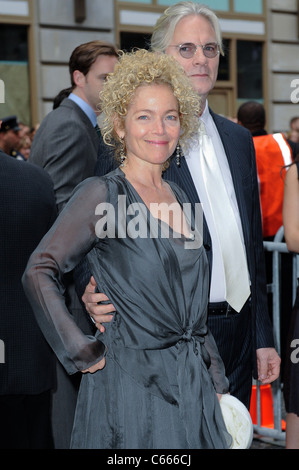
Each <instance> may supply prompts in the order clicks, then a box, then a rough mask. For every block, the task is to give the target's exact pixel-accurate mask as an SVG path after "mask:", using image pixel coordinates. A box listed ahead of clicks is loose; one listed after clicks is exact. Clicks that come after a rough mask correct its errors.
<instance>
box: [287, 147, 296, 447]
mask: <svg viewBox="0 0 299 470" xmlns="http://www.w3.org/2000/svg"><path fill="white" fill-rule="evenodd" d="M283 226H284V234H285V240H286V244H287V247H288V249H289V250H290V252H293V253H299V155H298V156H297V157H296V159H295V161H294V163H293V164H292V165H291V166H290V167H289V169H288V171H287V174H286V178H285V191H284V200H283ZM298 338H299V288H298V287H297V292H296V299H295V303H294V306H293V311H292V317H291V322H290V327H289V334H288V337H287V344H286V356H285V362H286V365H285V372H284V386H283V394H284V401H285V408H286V412H287V415H286V448H287V449H299V360H298V346H299V341H298Z"/></svg>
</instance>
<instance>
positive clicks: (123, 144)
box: [120, 137, 127, 166]
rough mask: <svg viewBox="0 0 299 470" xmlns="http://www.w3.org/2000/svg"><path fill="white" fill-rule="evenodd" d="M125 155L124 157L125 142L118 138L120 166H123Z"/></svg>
mask: <svg viewBox="0 0 299 470" xmlns="http://www.w3.org/2000/svg"><path fill="white" fill-rule="evenodd" d="M126 158H127V157H126V155H125V142H124V138H123V137H121V138H120V166H124V165H125V160H126Z"/></svg>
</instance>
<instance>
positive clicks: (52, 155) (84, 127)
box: [28, 40, 118, 448]
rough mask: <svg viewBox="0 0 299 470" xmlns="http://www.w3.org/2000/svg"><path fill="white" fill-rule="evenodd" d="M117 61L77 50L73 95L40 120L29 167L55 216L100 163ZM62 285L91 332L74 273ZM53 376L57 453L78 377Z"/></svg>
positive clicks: (98, 48)
mask: <svg viewBox="0 0 299 470" xmlns="http://www.w3.org/2000/svg"><path fill="white" fill-rule="evenodd" d="M117 61H118V51H117V49H116V48H115V47H114V45H112V44H110V43H106V42H103V41H97V40H96V41H91V42H88V43H85V44H81V45H79V46H78V47H76V48H75V49H74V51H73V52H72V54H71V57H70V60H69V72H70V79H71V87H72V90H71V93H70V94H68V96H67V97H66V98H65V99H63V101H62V102H60V105H59V106H58V107H57V108H56V109H54V110H52V111H51V112H50V113H49V114H48V115H47V116H46V117H45V118H44V119H43V121H42V122H41V124H40V126H39V128H38V130H37V132H36V134H35V136H34V138H33V142H32V147H31V151H30V156H29V159H28V161H29V162H31V163H34V164H35V165H38V166H40V167H42V168H44V169H45V170H46V171H47V172H48V174H49V175H50V177H51V179H52V181H53V184H54V191H55V197H56V203H57V208H58V212H59V213H60V212H61V211H62V209H63V207H64V206H65V204H66V203H67V201H68V200H69V198H70V196H71V194H72V192H73V190H74V188H75V186H76V185H77V184H79V183H80V182H81V181H83V180H84V179H86V178H88V177H90V176H93V175H94V169H95V165H96V162H97V158H103V159H104V150H105V149H104V146H103V145H102V144H101V142H102V138H101V136H100V135H99V133H98V130H97V117H98V115H99V114H100V112H101V110H100V107H99V93H100V91H101V90H102V87H103V84H104V83H105V80H106V77H107V75H108V74H109V73H111V72H112V71H113V69H114V66H115V64H116V63H117ZM99 152H101V154H100V155H99ZM65 284H66V288H67V293H68V302H69V308H70V311H71V312H72V315H73V317H74V319H75V321H76V322H78V324H79V325H80V326H81V327H82V328H83V329H84V331H86V332H90V333H91V332H92V331H93V328H92V326H91V322H90V321H89V320H88V319H87V317H86V315H85V314H84V313H83V309H82V305H81V303H80V301H79V299H78V298H77V294H76V291H75V287H74V281H73V273H71V272H70V273H67V274H66V279H65ZM57 374H58V380H57V391H56V392H55V393H54V397H53V429H54V440H55V447H56V448H68V446H69V441H70V435H71V430H72V426H73V416H74V410H75V404H76V399H77V393H78V387H79V383H80V379H81V376H80V375H79V374H77V375H76V374H75V375H74V376H72V377H69V376H68V375H67V374H66V373H65V370H64V369H63V368H62V367H61V366H60V364H59V363H57Z"/></svg>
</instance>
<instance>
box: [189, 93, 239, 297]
mask: <svg viewBox="0 0 299 470" xmlns="http://www.w3.org/2000/svg"><path fill="white" fill-rule="evenodd" d="M201 120H202V121H203V122H204V124H205V127H206V132H207V134H208V135H209V136H210V137H211V139H212V141H213V145H214V149H215V152H216V155H217V158H218V162H219V165H220V169H221V172H222V175H223V179H224V182H225V185H226V188H227V191H228V194H229V198H230V201H231V204H232V207H233V210H234V212H235V214H236V218H237V224H238V227H239V230H240V234H241V240H242V242H243V244H244V237H243V231H242V225H241V219H240V215H239V209H238V204H237V199H236V194H235V190H234V185H233V181H232V176H231V172H230V168H229V164H228V161H227V157H226V154H225V151H224V148H223V144H222V141H221V138H220V136H219V133H218V130H217V128H216V125H215V123H214V120H213V118H212V116H211V114H210V112H209V107H208V102H206V106H205V109H204V111H203V113H202V115H201ZM185 158H186V162H187V165H188V168H189V171H190V173H191V176H192V179H193V182H194V185H195V188H196V190H197V193H198V196H199V199H200V201H201V203H202V207H203V212H204V215H205V218H206V222H207V225H208V228H209V232H210V235H211V240H212V247H213V264H212V272H211V288H210V299H209V300H210V302H223V301H224V300H225V294H226V286H225V277H224V268H223V262H222V256H221V254H220V245H219V242H218V238H217V236H216V233H215V225H214V221H213V217H212V214H211V210H210V204H209V201H208V198H207V194H206V191H205V185H204V182H203V178H202V175H201V172H200V170H199V168H200V167H199V165H197V164H196V159H198V158H199V150H198V146H196V145H194V146H193V148H192V149H191V150H190V151H189V152H188V154H187V155H185Z"/></svg>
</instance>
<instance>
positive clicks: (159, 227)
mask: <svg viewBox="0 0 299 470" xmlns="http://www.w3.org/2000/svg"><path fill="white" fill-rule="evenodd" d="M169 184H170V186H171V189H172V191H173V193H174V194H175V196H176V198H177V200H178V202H179V203H180V205H181V207H183V205H184V204H186V203H188V201H187V199H186V196H185V194H184V193H183V192H182V191H181V190H180V189H179V188H178V187H177V186H176V185H175V184H174V183H169ZM132 208H133V209H134V210H133V211H132ZM153 219H154V218H153V216H152V215H151V214H150V212H149V210H148V209H147V208H146V206H145V205H144V204H143V202H142V200H141V198H140V197H139V195H138V193H137V192H136V191H135V189H134V188H133V186H132V185H131V184H130V183H129V182H128V180H127V179H126V178H125V176H124V173H123V172H122V171H121V169H117V170H114V171H113V172H111V173H109V174H108V175H106V176H104V177H101V178H98V177H93V178H89V179H87V180H85V181H84V182H83V183H81V184H80V185H79V186H78V187H77V188H76V191H75V193H74V195H73V197H72V198H71V200H70V202H69V203H68V204H67V206H66V207H65V209H64V210H63V212H62V213H61V214H60V216H59V218H58V219H57V221H56V222H55V224H54V225H53V227H52V228H51V230H50V231H49V232H48V234H47V235H46V236H45V237H44V239H43V240H42V241H41V243H40V245H39V246H38V247H37V249H36V250H35V252H34V253H33V254H32V256H31V258H30V260H29V263H28V266H27V269H26V271H25V273H24V276H23V285H24V289H25V291H26V293H27V296H28V298H29V300H30V302H31V305H32V307H33V310H34V312H35V315H36V318H37V321H38V323H39V325H40V327H41V329H42V331H43V333H44V335H45V337H46V339H47V340H48V342H49V344H50V345H51V346H52V348H53V349H54V351H55V353H56V354H57V356H58V358H59V360H60V361H61V362H62V364H63V365H64V367H65V368H66V370H67V371H68V373H70V374H73V373H76V372H78V371H80V370H84V369H86V368H88V367H90V366H91V365H93V364H95V363H97V362H98V361H99V360H100V359H101V358H102V357H103V356H104V355H105V356H106V365H105V367H104V369H102V370H100V371H97V372H96V373H94V374H90V373H85V374H84V375H83V377H82V381H81V387H80V392H79V397H78V403H77V409H76V415H75V422H74V428H73V434H72V443H71V447H72V448H77V449H78V448H83V449H101V448H102V449H200V448H202V449H213V448H216V449H223V448H229V447H230V444H231V436H230V435H229V434H228V433H227V431H226V428H225V424H224V422H223V418H222V414H221V410H220V406H219V401H218V398H217V395H216V392H218V393H226V392H227V391H228V381H227V379H226V377H225V371H224V367H223V363H222V361H221V358H220V356H219V353H218V350H217V347H216V344H215V341H214V339H213V337H212V335H211V333H210V331H209V329H208V327H207V324H206V320H207V303H208V288H209V272H208V270H209V268H208V262H207V258H206V254H205V250H204V248H203V246H202V244H198V243H196V244H195V245H194V247H192V243H195V242H196V240H193V241H192V239H191V238H190V240H189V239H186V238H184V237H183V236H182V235H180V234H176V233H174V232H173V231H172V230H171V228H170V227H169V226H168V225H167V224H165V223H164V222H161V221H158V219H155V220H154V221H153ZM111 220H113V222H114V224H111V223H110V222H111ZM153 222H154V223H153ZM142 224H143V231H142V230H140V229H141V225H142ZM190 227H191V228H192V230H194V227H193V226H192V221H191V220H190ZM134 229H135V232H134ZM136 229H138V230H139V231H138V230H137V231H138V233H139V236H138V237H136V236H134V233H136ZM126 230H127V232H126ZM126 233H127V235H126ZM128 233H129V236H128ZM141 233H142V234H141ZM192 233H194V232H192ZM140 234H141V236H140ZM195 239H197V240H198V237H195ZM186 242H188V243H189V245H188V249H186ZM190 243H191V245H190ZM85 255H87V256H88V261H89V264H90V268H91V272H92V274H93V275H94V277H95V279H96V282H97V286H98V289H99V292H104V293H105V294H106V295H107V296H108V298H109V299H110V300H111V302H112V303H113V304H114V306H115V308H116V313H115V314H114V318H113V320H112V322H111V323H106V324H105V328H106V330H105V333H103V334H101V333H99V332H97V333H96V335H95V336H86V335H84V334H83V333H82V331H81V330H80V329H79V328H78V327H77V325H76V324H75V322H74V321H73V319H72V317H71V315H70V314H69V312H68V311H67V309H66V306H65V301H64V296H63V293H64V287H63V274H64V273H67V272H68V271H71V270H72V269H73V268H74V267H75V266H76V265H77V264H78V263H79V262H80V261H81V259H82V258H83V257H84V256H85Z"/></svg>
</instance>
